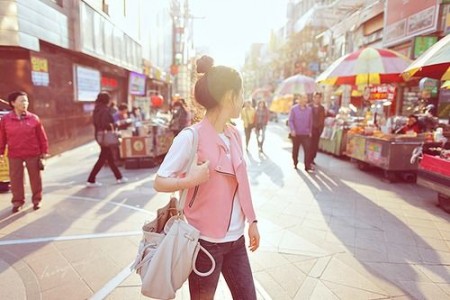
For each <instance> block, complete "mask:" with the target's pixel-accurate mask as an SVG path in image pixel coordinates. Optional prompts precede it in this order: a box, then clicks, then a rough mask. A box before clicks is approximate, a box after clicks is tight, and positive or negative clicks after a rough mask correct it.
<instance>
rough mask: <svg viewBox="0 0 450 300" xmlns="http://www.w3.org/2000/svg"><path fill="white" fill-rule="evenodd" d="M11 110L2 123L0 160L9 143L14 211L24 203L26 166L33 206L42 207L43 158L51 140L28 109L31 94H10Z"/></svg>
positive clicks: (0, 128)
mask: <svg viewBox="0 0 450 300" xmlns="http://www.w3.org/2000/svg"><path fill="white" fill-rule="evenodd" d="M8 102H9V105H10V106H11V108H12V111H11V112H10V113H9V114H7V115H5V116H4V117H3V118H2V120H1V124H0V160H3V159H4V158H3V154H4V152H5V148H6V146H8V160H9V179H10V183H11V192H12V200H11V202H12V205H13V207H12V212H13V213H16V212H18V211H19V210H20V209H21V208H22V206H23V205H24V203H25V191H24V168H23V165H24V163H25V166H26V168H27V171H28V175H29V178H30V185H31V191H32V193H33V195H32V196H31V201H32V202H33V209H34V210H37V209H39V208H40V203H41V200H42V177H41V168H40V166H39V164H40V159H43V158H44V157H45V156H46V155H47V154H48V140H47V135H46V133H45V130H44V127H43V126H42V124H41V121H40V120H39V117H38V116H37V115H35V114H32V113H30V112H29V111H28V105H29V101H28V95H27V94H26V93H25V92H14V93H11V94H10V95H9V96H8Z"/></svg>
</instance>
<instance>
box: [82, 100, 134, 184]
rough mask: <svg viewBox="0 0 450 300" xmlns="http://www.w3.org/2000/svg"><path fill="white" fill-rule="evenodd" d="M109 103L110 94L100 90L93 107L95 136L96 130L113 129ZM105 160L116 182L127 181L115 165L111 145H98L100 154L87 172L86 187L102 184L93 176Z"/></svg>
mask: <svg viewBox="0 0 450 300" xmlns="http://www.w3.org/2000/svg"><path fill="white" fill-rule="evenodd" d="M109 103H110V96H109V94H108V93H105V92H101V93H100V94H98V96H97V100H96V101H95V109H94V115H93V122H94V127H95V136H96V137H97V132H99V131H104V130H106V131H110V130H114V119H113V116H112V114H111V110H110V108H109ZM105 162H108V165H109V167H110V168H111V171H113V173H114V176H115V177H116V180H117V183H125V182H127V181H128V179H127V178H126V177H123V176H122V173H121V172H120V171H119V169H118V168H117V166H116V165H115V163H114V158H113V154H112V149H111V147H108V146H101V145H100V155H99V157H98V160H97V162H96V163H95V165H94V168H93V169H92V171H91V173H90V174H89V178H88V180H87V182H86V186H87V187H98V186H101V185H102V184H101V183H100V182H97V181H96V180H95V177H96V176H97V174H98V172H100V170H101V169H102V167H103V166H104V165H105Z"/></svg>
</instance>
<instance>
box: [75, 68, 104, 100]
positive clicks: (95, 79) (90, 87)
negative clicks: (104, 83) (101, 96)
mask: <svg viewBox="0 0 450 300" xmlns="http://www.w3.org/2000/svg"><path fill="white" fill-rule="evenodd" d="M74 79H75V84H74V89H75V99H76V100H78V101H95V99H96V98H97V95H98V93H100V90H101V74H100V71H98V70H96V69H92V68H88V67H83V66H80V65H74Z"/></svg>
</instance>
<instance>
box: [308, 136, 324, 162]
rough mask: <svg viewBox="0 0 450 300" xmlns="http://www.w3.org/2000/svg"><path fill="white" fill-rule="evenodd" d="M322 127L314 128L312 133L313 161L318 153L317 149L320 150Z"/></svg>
mask: <svg viewBox="0 0 450 300" xmlns="http://www.w3.org/2000/svg"><path fill="white" fill-rule="evenodd" d="M322 131H323V129H322V128H313V129H312V135H311V151H310V153H311V162H313V161H314V159H315V158H316V155H317V151H318V150H319V141H320V136H321V135H322Z"/></svg>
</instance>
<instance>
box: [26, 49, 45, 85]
mask: <svg viewBox="0 0 450 300" xmlns="http://www.w3.org/2000/svg"><path fill="white" fill-rule="evenodd" d="M30 61H31V81H32V82H33V85H35V86H48V85H49V83H50V79H49V76H48V61H47V59H45V58H41V57H38V56H35V55H31V57H30Z"/></svg>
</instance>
